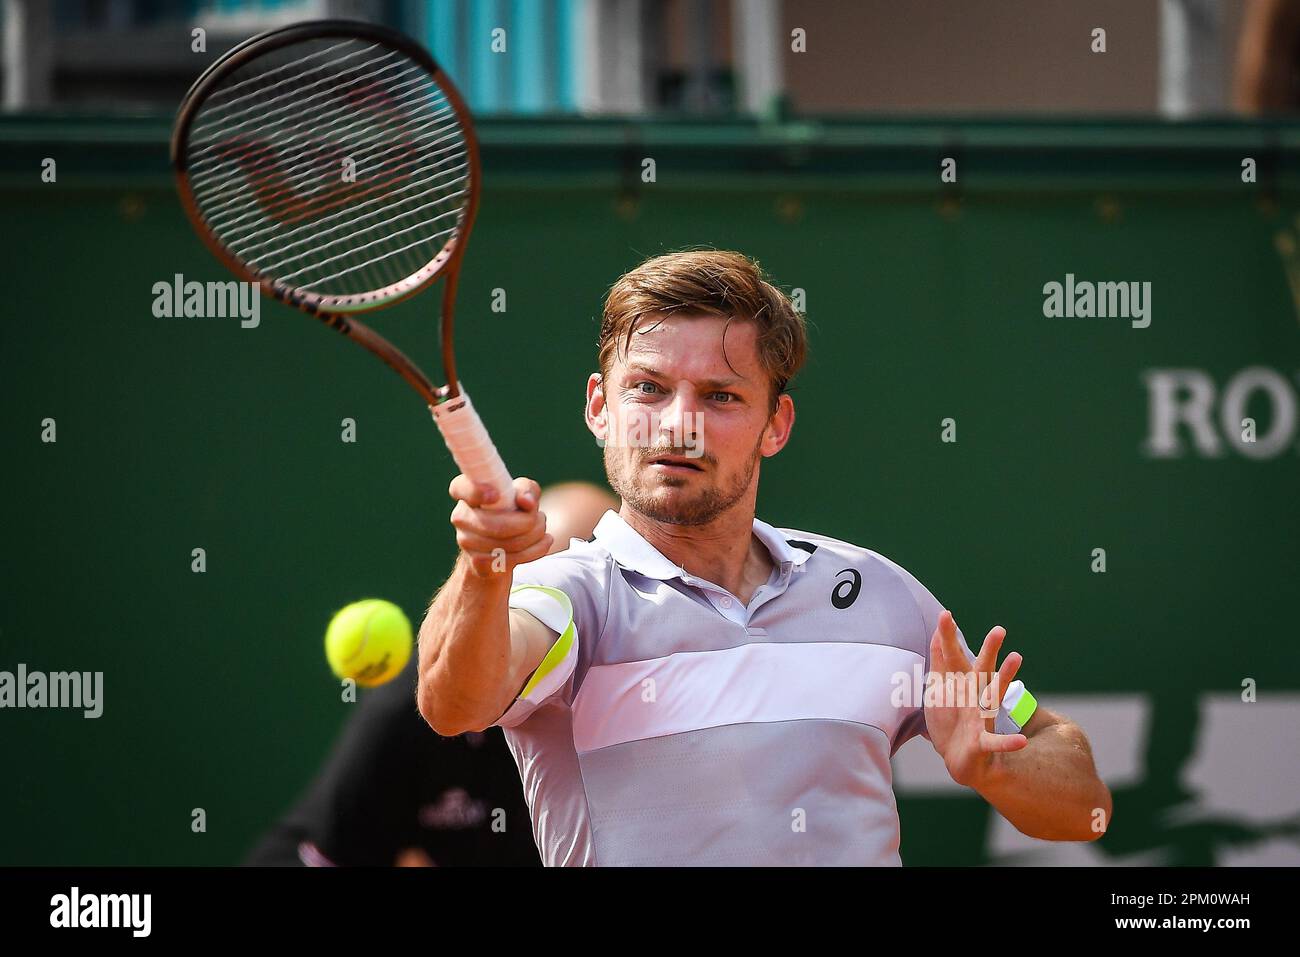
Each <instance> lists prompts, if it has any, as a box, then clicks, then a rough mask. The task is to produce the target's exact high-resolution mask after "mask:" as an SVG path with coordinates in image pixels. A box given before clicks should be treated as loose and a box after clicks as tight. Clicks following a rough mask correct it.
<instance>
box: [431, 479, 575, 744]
mask: <svg viewBox="0 0 1300 957" xmlns="http://www.w3.org/2000/svg"><path fill="white" fill-rule="evenodd" d="M448 491H449V493H450V494H451V496H452V498H454V499H456V500H457V504H456V507H455V509H453V511H452V515H451V523H452V525H454V526H455V527H456V542H457V544H458V545H459V546H460V549H461V551H460V555H459V557H458V558H457V560H456V567H455V569H454V570H453V571H452V573H451V576H450V577H449V578H448V579H447V582H446V584H444V585H443V586H442V588H441V589H440V590H439V591H438V594H437V596H436V597H435V598H434V600H433V604H432V605H430V606H429V611H428V613H427V614H426V615H425V617H424V622H423V623H422V624H421V625H420V649H419V666H420V678H419V686H418V690H417V693H416V694H417V701H418V704H419V708H420V714H422V715H423V716H424V719H425V720H426V721H428V722H429V725H430V726H431V727H432V728H433V729H434V730H435V731H437V732H438V733H439V734H441V735H444V736H451V735H456V734H461V733H463V732H465V731H480V730H482V729H484V728H487V727H489V726H490V725H491V724H493V723H494V722H495V721H496V720H497V719H498V718H500V717H501V715H502V714H504V713H505V712H506V710H507V709H508V708H509V707H510V704H511V702H513V701H514V699H515V697H516V696H517V695H518V694H519V692H520V690H521V689H522V688H523V685H524V684H525V682H527V680H528V678H529V676H530V675H531V674H532V673H533V672H534V671H535V670H536V669H537V667H538V665H540V664H541V662H542V659H543V658H544V657H546V653H547V651H548V650H549V649H550V647H551V644H552V643H553V642H554V641H555V638H556V635H555V632H553V631H551V630H550V629H549V628H547V627H546V626H545V625H543V624H542V623H541V622H540V621H538V620H537V619H536V618H534V617H533V616H532V615H530V614H528V613H527V612H525V611H521V610H518V609H511V608H510V607H509V600H510V586H511V583H512V580H513V579H512V575H511V573H512V571H513V569H514V567H515V566H516V565H521V564H524V563H526V562H531V561H535V560H536V559H538V558H541V557H542V556H543V555H545V554H546V553H547V551H548V550H549V549H550V547H551V543H552V538H551V536H550V535H547V534H546V516H545V515H544V514H542V513H541V512H539V511H538V510H537V500H538V497H539V494H540V489H539V488H538V486H537V483H536V482H534V481H532V480H531V479H523V478H520V479H515V508H513V509H500V510H497V509H489V508H485V507H484V506H486V505H490V504H492V502H493V500H494V493H492V491H491V490H490V489H488V488H486V487H479V486H476V485H474V483H473V482H471V481H470V480H469V479H468V478H466V477H465V476H464V475H458V476H456V478H455V479H453V480H452V483H451V486H450V487H449V489H448Z"/></svg>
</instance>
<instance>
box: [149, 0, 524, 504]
mask: <svg viewBox="0 0 1300 957" xmlns="http://www.w3.org/2000/svg"><path fill="white" fill-rule="evenodd" d="M171 160H172V167H173V169H174V170H175V173H176V184H177V188H178V189H179V191H180V196H181V202H182V204H183V205H184V207H185V211H186V214H187V215H188V216H189V218H190V221H191V223H192V224H193V225H194V228H195V230H197V231H198V233H199V235H200V236H201V237H203V239H204V240H205V241H206V243H207V245H208V246H209V248H210V249H211V250H212V252H213V253H214V254H215V255H216V256H217V258H218V259H220V260H221V261H222V262H223V263H225V265H226V266H227V267H228V268H229V269H230V270H231V272H233V273H234V274H235V275H236V276H238V277H239V278H241V279H242V280H244V281H245V282H257V283H259V284H260V287H261V290H262V292H264V293H266V294H268V295H270V296H272V297H273V298H275V299H277V300H279V301H280V302H283V303H287V304H288V305H291V306H295V307H297V308H298V309H301V310H302V311H303V312H306V313H307V314H308V315H311V316H314V317H316V318H317V319H319V320H320V321H321V322H323V323H325V324H326V325H327V326H329V327H330V328H332V329H336V330H338V331H339V332H341V333H343V334H344V335H345V336H347V337H348V338H349V339H351V340H352V341H353V342H356V343H358V344H360V345H362V346H364V347H365V348H366V349H368V350H370V352H372V353H374V354H375V355H376V356H378V357H379V358H380V359H382V360H383V361H384V362H385V363H387V364H388V365H389V366H390V367H391V368H392V369H393V370H395V371H396V372H397V373H398V374H399V375H400V376H401V377H402V378H403V379H404V380H405V381H406V382H407V383H408V384H409V385H410V386H411V387H412V388H413V389H415V391H416V392H418V393H419V395H420V397H421V398H422V399H423V400H424V401H425V403H426V404H427V405H428V406H429V408H430V410H431V411H432V412H433V418H434V421H435V422H437V424H438V428H439V429H440V430H441V432H442V435H443V438H444V439H445V441H446V443H447V448H448V449H449V450H450V451H451V454H452V457H453V458H454V459H455V461H456V464H457V466H459V467H460V470H461V471H462V472H463V473H464V474H465V475H467V476H469V477H470V478H471V479H473V480H474V481H475V482H479V483H483V484H487V485H491V486H493V487H494V488H495V489H496V490H497V493H498V498H497V502H496V507H499V508H511V507H513V503H514V493H513V489H512V484H511V478H510V473H509V472H508V471H507V470H506V467H505V464H504V463H503V462H502V461H501V456H500V455H499V454H498V453H497V450H496V447H495V446H494V445H493V444H492V440H491V438H490V437H489V436H488V433H487V430H486V429H485V428H484V427H483V423H482V421H481V420H480V419H479V417H478V413H477V412H475V411H474V406H473V403H471V402H470V398H469V395H468V394H466V392H465V390H464V388H463V386H462V385H461V382H460V380H459V379H458V378H457V376H456V361H455V354H454V352H453V349H452V329H453V310H454V307H455V302H456V283H457V280H458V279H459V276H460V267H461V262H462V259H463V257H464V254H465V244H466V241H467V240H468V239H469V233H470V228H471V227H472V226H473V224H474V214H475V212H476V210H477V207H478V194H479V161H478V143H477V140H476V138H475V136H474V127H473V125H472V124H471V122H470V117H469V112H468V111H467V110H466V108H465V103H464V100H463V99H462V98H461V96H460V93H459V92H458V91H457V90H456V88H455V86H453V85H452V83H451V81H450V80H449V79H448V78H447V75H446V74H445V73H444V72H443V71H442V70H441V69H440V68H439V66H438V64H437V63H435V62H434V60H433V58H432V57H431V56H430V55H429V54H428V52H427V51H425V50H424V49H423V48H422V47H421V46H419V45H418V44H416V43H415V42H414V41H412V40H410V39H409V38H407V37H405V36H402V35H401V34H399V33H395V32H393V31H391V30H388V29H385V28H383V27H378V26H375V25H373V24H368V23H359V22H352V21H347V20H323V21H317V22H311V23H300V24H295V25H293V26H288V27H283V28H280V29H276V30H271V31H268V32H266V33H262V34H260V35H258V36H256V37H253V38H252V39H250V40H247V41H245V42H244V43H242V44H240V45H238V46H236V47H235V48H234V49H232V50H230V51H229V52H228V53H226V54H225V55H224V56H222V57H221V58H220V59H218V60H217V61H216V62H215V63H213V64H212V65H211V66H210V67H209V68H208V69H207V70H206V71H204V73H203V75H202V76H200V77H199V78H198V80H196V81H195V83H194V85H193V86H192V87H191V88H190V90H189V92H188V93H187V94H186V95H185V99H184V101H182V103H181V108H180V111H179V113H178V114H177V117H176V125H175V127H174V129H173V132H172V140H171ZM439 278H443V279H444V280H445V281H444V283H443V290H442V317H441V339H442V367H443V376H444V379H445V382H446V384H445V385H442V386H438V387H435V386H434V385H433V383H432V382H430V381H429V378H428V377H427V376H426V375H425V374H424V373H423V372H421V371H420V369H419V367H418V366H416V365H415V363H414V362H412V361H411V360H410V359H408V358H407V357H406V356H405V355H403V354H402V353H401V352H400V351H399V350H398V349H397V348H396V347H395V346H393V345H392V343H390V342H388V340H386V339H384V338H383V337H382V336H380V335H379V334H378V333H376V332H375V331H374V330H372V329H370V328H369V327H367V326H366V325H364V324H363V323H362V322H361V321H360V320H359V319H358V318H357V317H358V316H359V315H361V314H363V313H366V312H369V311H370V310H373V309H380V308H383V307H384V306H390V305H392V304H393V303H395V302H399V301H401V300H403V299H406V298H407V297H409V296H412V295H414V294H415V293H417V292H419V291H421V290H422V289H424V288H425V287H427V286H429V285H431V284H432V283H433V282H435V281H436V280H437V279H439Z"/></svg>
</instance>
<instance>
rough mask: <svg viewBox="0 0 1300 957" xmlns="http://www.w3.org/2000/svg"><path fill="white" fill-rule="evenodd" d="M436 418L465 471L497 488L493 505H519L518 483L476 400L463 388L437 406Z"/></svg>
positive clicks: (483, 482)
mask: <svg viewBox="0 0 1300 957" xmlns="http://www.w3.org/2000/svg"><path fill="white" fill-rule="evenodd" d="M433 421H434V422H436V423H438V430H439V431H440V432H441V433H442V438H443V441H445V442H446V443H447V449H448V450H449V451H450V452H451V457H452V458H453V459H455V460H456V464H457V465H458V466H459V467H460V470H461V472H462V473H464V474H465V475H466V476H468V477H469V478H471V479H473V480H474V481H475V482H478V483H479V484H482V485H491V486H492V487H493V488H495V489H496V490H497V500H496V501H495V502H493V503H492V504H491V505H488V506H486V507H487V508H490V509H511V508H514V507H515V490H514V483H513V481H512V480H511V478H510V473H509V472H508V471H507V470H506V464H505V463H504V462H502V461H501V455H500V454H499V453H498V452H497V447H496V446H495V445H493V444H492V438H491V436H489V435H488V433H487V429H485V428H484V427H483V420H482V419H480V418H479V417H478V413H477V412H475V411H474V403H473V402H471V401H470V400H469V395H467V394H466V393H465V391H464V390H463V389H462V390H461V393H460V395H458V396H456V398H454V399H448V400H447V401H446V402H443V403H440V404H439V405H435V406H434V407H433Z"/></svg>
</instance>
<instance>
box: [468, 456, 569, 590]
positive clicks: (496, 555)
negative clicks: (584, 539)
mask: <svg viewBox="0 0 1300 957" xmlns="http://www.w3.org/2000/svg"><path fill="white" fill-rule="evenodd" d="M513 492H514V499H515V501H514V508H493V507H491V506H492V505H493V503H494V502H496V500H497V498H498V493H497V491H496V490H495V489H494V488H492V487H491V486H488V485H480V484H478V483H476V482H474V481H473V480H471V479H470V478H469V477H468V476H466V475H457V476H456V477H455V478H454V479H452V480H451V484H450V485H448V486H447V493H448V494H449V495H450V496H451V497H452V498H454V499H456V505H455V507H454V508H453V509H452V511H451V524H452V525H453V526H454V527H455V529H456V544H457V545H458V546H460V550H461V551H462V552H463V553H464V555H465V557H466V559H467V560H468V561H469V564H470V567H471V568H472V569H473V570H474V572H475V573H476V574H478V575H483V576H486V575H490V574H501V573H509V572H510V571H511V569H513V568H514V567H515V566H516V565H522V564H524V563H525V562H531V561H536V560H537V559H539V558H541V557H542V556H543V555H545V554H546V553H547V552H548V551H550V548H551V546H552V545H553V544H554V541H555V539H554V538H553V537H552V536H550V535H548V534H547V533H546V515H545V514H544V513H542V512H539V511H538V510H537V502H538V499H539V498H540V497H541V488H540V487H539V486H538V484H537V483H536V482H534V481H533V480H532V479H529V478H517V479H515V480H514V482H513Z"/></svg>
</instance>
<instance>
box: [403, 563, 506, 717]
mask: <svg viewBox="0 0 1300 957" xmlns="http://www.w3.org/2000/svg"><path fill="white" fill-rule="evenodd" d="M510 583H511V577H510V576H509V575H501V574H492V575H488V576H479V575H476V574H475V573H474V572H473V570H472V569H471V568H470V567H469V562H468V561H467V560H466V558H465V556H464V555H463V554H462V555H461V556H460V558H458V559H457V561H456V567H455V569H454V570H453V571H452V573H451V576H450V577H449V578H448V579H447V583H446V584H445V585H443V587H442V589H441V590H440V591H439V592H438V595H437V597H435V598H434V600H433V603H432V604H431V605H430V606H429V610H428V612H427V613H426V614H425V616H424V622H423V623H422V624H421V625H420V653H419V654H420V658H419V665H420V678H419V687H418V691H417V700H418V703H419V708H420V713H421V714H422V715H424V718H425V720H426V721H428V722H429V724H430V725H431V726H432V727H433V729H434V730H435V731H437V732H438V733H439V734H442V735H454V734H460V733H461V732H463V731H467V730H471V729H473V728H476V727H481V726H483V725H485V724H487V723H489V722H491V721H493V720H495V719H496V718H497V717H498V716H499V710H497V709H499V708H500V707H502V702H503V701H504V700H506V699H507V698H508V695H509V693H510V691H511V690H513V689H509V687H508V685H509V682H510V675H511V671H512V662H511V655H512V644H511V639H510V610H509V599H510Z"/></svg>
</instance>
